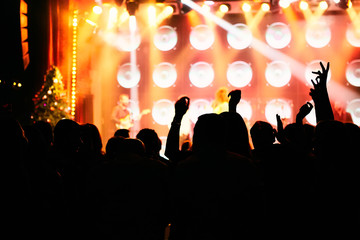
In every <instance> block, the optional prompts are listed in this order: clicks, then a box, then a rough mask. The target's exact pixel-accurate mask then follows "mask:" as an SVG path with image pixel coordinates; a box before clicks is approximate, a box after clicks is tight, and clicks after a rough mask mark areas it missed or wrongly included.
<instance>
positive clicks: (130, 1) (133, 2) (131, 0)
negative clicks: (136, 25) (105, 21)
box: [126, 0, 139, 16]
mask: <svg viewBox="0 0 360 240" xmlns="http://www.w3.org/2000/svg"><path fill="white" fill-rule="evenodd" d="M138 8H139V0H127V1H126V10H127V11H128V12H129V15H130V16H134V15H135V12H136V10H137V9H138Z"/></svg>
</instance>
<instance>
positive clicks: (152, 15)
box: [148, 5, 156, 27]
mask: <svg viewBox="0 0 360 240" xmlns="http://www.w3.org/2000/svg"><path fill="white" fill-rule="evenodd" d="M148 21H149V25H150V26H152V27H155V26H156V8H155V6H152V5H151V6H149V7H148Z"/></svg>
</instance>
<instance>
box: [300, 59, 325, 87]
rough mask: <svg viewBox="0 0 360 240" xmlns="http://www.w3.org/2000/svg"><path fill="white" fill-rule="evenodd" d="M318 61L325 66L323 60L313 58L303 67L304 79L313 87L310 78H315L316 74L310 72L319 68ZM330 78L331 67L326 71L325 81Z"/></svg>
mask: <svg viewBox="0 0 360 240" xmlns="http://www.w3.org/2000/svg"><path fill="white" fill-rule="evenodd" d="M320 62H322V64H323V65H324V66H326V62H325V61H322V60H314V61H311V62H310V63H309V64H308V65H307V66H306V68H305V80H306V82H307V84H308V85H309V86H310V87H313V84H312V83H311V80H315V78H316V75H315V74H314V73H312V72H317V71H319V70H320V69H321V66H320ZM330 79H331V69H329V72H328V78H327V82H329V81H330Z"/></svg>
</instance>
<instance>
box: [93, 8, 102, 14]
mask: <svg viewBox="0 0 360 240" xmlns="http://www.w3.org/2000/svg"><path fill="white" fill-rule="evenodd" d="M92 10H93V12H94V13H95V14H98V15H99V14H101V13H102V8H101V7H100V6H94V7H93V9H92Z"/></svg>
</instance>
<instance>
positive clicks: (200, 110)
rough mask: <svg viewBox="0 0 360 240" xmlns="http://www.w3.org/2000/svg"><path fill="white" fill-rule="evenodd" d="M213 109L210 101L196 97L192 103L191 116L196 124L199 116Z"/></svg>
mask: <svg viewBox="0 0 360 240" xmlns="http://www.w3.org/2000/svg"><path fill="white" fill-rule="evenodd" d="M212 112H213V109H212V108H211V104H210V102H209V101H207V100H205V99H196V100H194V101H192V102H191V103H190V107H189V118H190V120H191V121H192V122H193V123H194V124H195V123H196V122H197V119H198V117H199V116H201V115H203V114H206V113H212Z"/></svg>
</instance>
